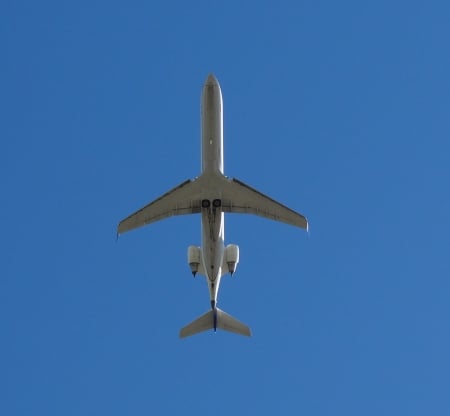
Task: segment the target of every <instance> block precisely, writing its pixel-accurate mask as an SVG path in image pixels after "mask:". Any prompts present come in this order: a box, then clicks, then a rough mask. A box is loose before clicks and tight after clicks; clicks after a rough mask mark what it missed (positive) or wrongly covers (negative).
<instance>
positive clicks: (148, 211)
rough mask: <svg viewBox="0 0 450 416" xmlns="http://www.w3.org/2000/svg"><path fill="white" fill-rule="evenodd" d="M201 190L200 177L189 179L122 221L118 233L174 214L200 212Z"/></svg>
mask: <svg viewBox="0 0 450 416" xmlns="http://www.w3.org/2000/svg"><path fill="white" fill-rule="evenodd" d="M200 192H201V185H200V181H199V178H196V179H192V180H191V179H188V180H187V181H184V182H183V183H182V184H180V185H178V186H177V187H175V188H173V189H172V190H170V191H169V192H167V193H165V194H164V195H163V196H161V197H159V198H158V199H156V200H154V201H153V202H151V203H150V204H148V205H146V206H145V207H143V208H141V209H140V210H138V211H136V212H135V213H134V214H131V215H130V216H129V217H127V218H125V219H124V220H122V221H120V223H119V226H118V227H117V233H118V234H122V233H125V232H127V231H130V230H134V229H135V228H138V227H142V226H143V225H147V224H150V223H152V222H155V221H159V220H162V219H163V218H167V217H171V216H172V215H183V214H195V213H198V212H200V210H201V200H200Z"/></svg>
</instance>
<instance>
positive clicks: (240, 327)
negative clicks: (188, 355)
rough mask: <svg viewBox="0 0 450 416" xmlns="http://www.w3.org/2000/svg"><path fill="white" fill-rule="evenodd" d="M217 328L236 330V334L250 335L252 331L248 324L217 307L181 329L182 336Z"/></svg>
mask: <svg viewBox="0 0 450 416" xmlns="http://www.w3.org/2000/svg"><path fill="white" fill-rule="evenodd" d="M217 328H220V329H223V330H225V331H229V332H234V333H235V334H240V335H246V336H248V337H249V336H250V335H251V331H250V328H249V327H248V326H247V325H244V324H243V323H242V322H240V321H238V320H237V319H236V318H233V317H232V316H231V315H228V314H227V313H226V312H224V311H222V310H220V309H219V308H215V309H213V310H211V311H208V312H206V313H204V314H203V315H202V316H200V317H199V318H197V319H196V320H194V321H192V322H191V323H190V324H188V325H186V326H185V327H184V328H181V330H180V338H185V337H189V336H191V335H195V334H198V333H199V332H203V331H207V330H208V329H214V331H216V330H217Z"/></svg>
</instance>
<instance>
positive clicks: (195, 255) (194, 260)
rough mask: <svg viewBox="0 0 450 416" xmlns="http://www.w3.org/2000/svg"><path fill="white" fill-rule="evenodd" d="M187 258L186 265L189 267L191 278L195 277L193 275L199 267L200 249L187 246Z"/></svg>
mask: <svg viewBox="0 0 450 416" xmlns="http://www.w3.org/2000/svg"><path fill="white" fill-rule="evenodd" d="M187 257H188V264H189V267H190V268H191V272H192V274H193V276H194V277H195V275H196V274H197V272H198V269H199V267H200V257H201V254H200V247H196V246H189V247H188V252H187Z"/></svg>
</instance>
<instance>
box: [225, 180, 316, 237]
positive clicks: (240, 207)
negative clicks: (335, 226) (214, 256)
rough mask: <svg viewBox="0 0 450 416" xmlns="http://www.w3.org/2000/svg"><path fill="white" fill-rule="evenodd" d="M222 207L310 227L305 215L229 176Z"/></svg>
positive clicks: (226, 210) (305, 227)
mask: <svg viewBox="0 0 450 416" xmlns="http://www.w3.org/2000/svg"><path fill="white" fill-rule="evenodd" d="M222 209H223V211H224V212H235V213H240V214H255V215H259V216H261V217H265V218H269V219H271V220H275V221H281V222H284V223H286V224H290V225H295V226H297V227H300V228H304V229H306V230H307V229H308V220H307V219H306V218H305V217H304V216H303V215H301V214H299V213H297V212H295V211H294V210H292V209H290V208H288V207H286V206H284V205H282V204H280V203H279V202H277V201H275V200H274V199H272V198H269V197H268V196H266V195H264V194H262V193H261V192H259V191H257V190H256V189H253V188H251V187H250V186H248V185H246V184H245V183H243V182H241V181H240V180H238V179H234V178H233V179H228V178H227V179H226V183H225V184H224V185H223V189H222Z"/></svg>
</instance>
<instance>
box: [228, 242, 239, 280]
mask: <svg viewBox="0 0 450 416" xmlns="http://www.w3.org/2000/svg"><path fill="white" fill-rule="evenodd" d="M225 262H226V263H227V266H228V271H229V272H230V273H231V275H233V273H234V272H235V271H236V267H237V265H238V263H239V247H238V246H237V245H236V244H228V245H227V246H226V247H225Z"/></svg>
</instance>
